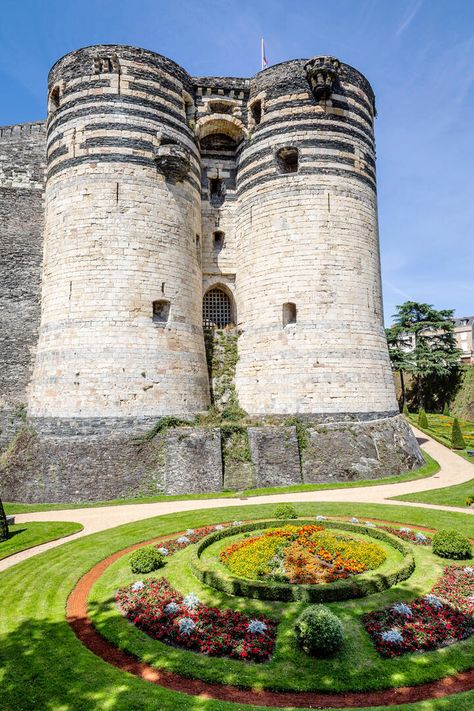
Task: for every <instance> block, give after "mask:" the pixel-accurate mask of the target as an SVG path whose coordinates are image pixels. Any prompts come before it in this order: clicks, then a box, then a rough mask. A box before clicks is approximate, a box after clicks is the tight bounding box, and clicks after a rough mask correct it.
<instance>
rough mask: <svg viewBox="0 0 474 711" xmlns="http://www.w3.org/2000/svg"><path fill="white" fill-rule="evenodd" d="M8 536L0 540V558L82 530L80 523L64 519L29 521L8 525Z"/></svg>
mask: <svg viewBox="0 0 474 711" xmlns="http://www.w3.org/2000/svg"><path fill="white" fill-rule="evenodd" d="M9 529H10V536H9V538H8V539H7V540H6V541H1V542H0V560H1V559H2V558H7V556H9V555H13V554H14V553H19V552H20V551H24V550H26V549H27V548H33V546H39V545H40V544H41V543H47V542H48V541H55V540H56V539H58V538H63V537H64V536H70V535H72V534H73V533H77V532H78V531H82V526H81V524H80V523H69V522H67V521H66V522H65V521H51V522H49V521H47V522H42V521H41V522H39V521H30V522H29V523H17V524H14V525H13V526H9Z"/></svg>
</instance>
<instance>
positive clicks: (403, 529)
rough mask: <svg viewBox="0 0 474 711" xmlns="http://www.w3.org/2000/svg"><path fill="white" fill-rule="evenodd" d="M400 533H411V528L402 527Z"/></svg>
mask: <svg viewBox="0 0 474 711" xmlns="http://www.w3.org/2000/svg"><path fill="white" fill-rule="evenodd" d="M400 533H411V528H401V529H400Z"/></svg>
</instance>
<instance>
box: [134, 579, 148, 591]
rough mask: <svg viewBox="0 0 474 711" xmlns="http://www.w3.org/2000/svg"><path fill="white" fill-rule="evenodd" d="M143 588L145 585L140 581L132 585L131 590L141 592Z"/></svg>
mask: <svg viewBox="0 0 474 711" xmlns="http://www.w3.org/2000/svg"><path fill="white" fill-rule="evenodd" d="M144 587H145V583H144V582H143V581H142V580H137V582H136V583H133V585H132V590H141V589H142V588H144Z"/></svg>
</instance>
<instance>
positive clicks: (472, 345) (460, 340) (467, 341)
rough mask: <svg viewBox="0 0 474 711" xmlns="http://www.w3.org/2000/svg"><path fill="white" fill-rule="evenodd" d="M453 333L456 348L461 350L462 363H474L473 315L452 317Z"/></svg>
mask: <svg viewBox="0 0 474 711" xmlns="http://www.w3.org/2000/svg"><path fill="white" fill-rule="evenodd" d="M454 333H455V335H456V341H457V344H458V348H460V349H461V350H462V352H463V356H462V358H461V360H462V362H463V363H469V364H471V365H474V316H462V317H461V318H456V319H454Z"/></svg>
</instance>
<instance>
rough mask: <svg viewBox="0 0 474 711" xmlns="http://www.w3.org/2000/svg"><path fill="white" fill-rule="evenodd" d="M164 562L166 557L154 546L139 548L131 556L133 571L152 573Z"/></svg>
mask: <svg viewBox="0 0 474 711" xmlns="http://www.w3.org/2000/svg"><path fill="white" fill-rule="evenodd" d="M163 564H164V558H163V556H162V555H161V553H159V551H157V550H156V548H154V547H153V546H146V548H139V549H138V550H137V551H135V552H134V553H132V555H131V556H130V568H131V570H132V573H151V572H152V571H153V570H158V568H161V567H162V565H163Z"/></svg>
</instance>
